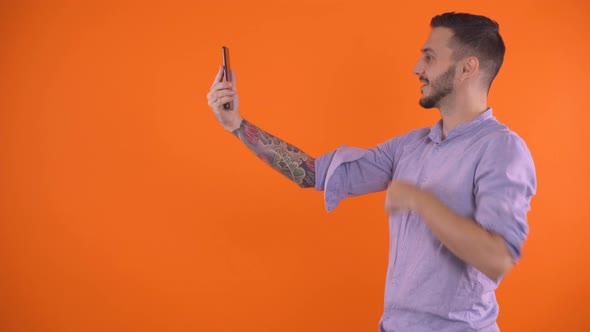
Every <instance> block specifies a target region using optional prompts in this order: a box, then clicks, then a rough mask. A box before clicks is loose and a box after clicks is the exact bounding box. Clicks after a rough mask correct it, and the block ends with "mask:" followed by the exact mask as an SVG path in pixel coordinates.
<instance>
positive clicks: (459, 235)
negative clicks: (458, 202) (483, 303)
mask: <svg viewBox="0 0 590 332" xmlns="http://www.w3.org/2000/svg"><path fill="white" fill-rule="evenodd" d="M415 204H416V212H418V213H419V214H420V215H421V217H422V219H423V220H424V222H425V223H426V224H427V225H428V227H429V228H430V230H431V231H432V233H434V235H435V236H436V237H437V238H438V239H439V240H440V241H441V242H442V243H443V244H444V245H445V247H447V248H448V249H449V250H450V251H451V252H452V253H454V254H455V255H456V256H457V257H459V258H461V259H462V260H463V261H465V262H467V263H469V264H471V265H473V266H474V267H476V268H477V269H478V270H480V271H481V272H482V273H483V274H485V275H486V276H488V277H489V278H490V279H492V280H498V279H500V278H501V277H502V276H504V275H505V274H506V273H507V272H508V271H509V270H510V268H511V267H512V265H513V263H514V262H513V259H512V255H511V254H510V251H509V250H508V247H507V246H506V243H505V241H504V238H503V237H502V236H501V235H499V234H496V233H493V232H490V231H488V230H486V229H485V228H483V227H482V226H481V225H479V224H478V223H477V222H476V221H475V220H472V219H468V218H465V217H462V216H460V215H458V214H456V213H455V212H453V211H452V210H451V209H449V208H448V207H447V206H445V205H444V204H443V203H442V202H441V201H440V200H438V199H437V198H436V197H435V196H434V195H432V194H431V193H429V192H423V194H422V195H419V196H418V197H417V202H416V203H415Z"/></svg>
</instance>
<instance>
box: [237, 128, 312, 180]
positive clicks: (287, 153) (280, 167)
mask: <svg viewBox="0 0 590 332" xmlns="http://www.w3.org/2000/svg"><path fill="white" fill-rule="evenodd" d="M232 133H233V134H234V135H236V137H238V139H239V140H240V141H242V142H243V143H244V144H246V146H247V147H248V148H249V149H250V150H251V151H252V152H254V153H255V154H256V155H257V156H258V158H260V159H261V160H262V161H263V162H264V163H266V164H268V165H270V166H271V167H272V168H274V169H276V170H277V171H279V172H280V173H281V174H283V175H284V176H286V177H287V178H289V179H290V180H292V181H293V182H295V183H296V184H297V185H298V186H300V187H302V188H309V187H314V186H315V164H314V163H315V158H312V157H311V156H309V155H307V154H306V153H305V152H303V151H301V150H299V149H298V148H296V147H295V146H293V145H291V144H289V143H287V142H285V141H283V140H281V139H279V138H277V137H275V136H273V135H271V134H269V133H267V132H265V131H264V130H262V129H260V128H258V127H256V126H254V125H253V124H251V123H249V122H248V121H246V120H245V119H244V120H242V122H241V124H240V127H239V128H238V129H236V130H234V131H233V132H232Z"/></svg>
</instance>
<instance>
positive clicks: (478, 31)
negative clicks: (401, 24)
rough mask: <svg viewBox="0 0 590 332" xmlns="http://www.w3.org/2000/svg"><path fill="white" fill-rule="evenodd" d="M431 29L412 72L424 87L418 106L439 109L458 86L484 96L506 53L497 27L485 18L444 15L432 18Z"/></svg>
mask: <svg viewBox="0 0 590 332" xmlns="http://www.w3.org/2000/svg"><path fill="white" fill-rule="evenodd" d="M430 26H431V27H432V32H431V33H430V35H429V37H428V40H427V41H426V43H425V45H424V47H423V48H422V57H421V58H420V60H419V61H418V63H417V64H416V67H415V68H414V72H415V73H416V75H418V76H419V77H420V80H421V81H422V82H423V83H425V84H424V85H423V86H422V89H421V90H422V93H423V97H422V99H420V105H422V106H423V107H425V108H432V107H439V106H440V102H441V100H443V99H444V98H445V97H446V96H448V95H451V94H452V93H453V92H454V91H455V89H456V88H457V86H458V85H457V84H464V83H466V82H469V84H472V85H473V84H477V86H478V87H480V88H481V89H485V93H487V92H488V91H489V88H490V86H491V84H492V81H493V80H494V78H495V77H496V75H497V74H498V71H499V70H500V67H501V66H502V62H503V60H504V53H505V51H506V48H505V46H504V42H503V40H502V37H501V36H500V33H499V27H498V24H497V23H496V22H494V21H492V20H491V19H489V18H487V17H484V16H478V15H471V14H464V13H445V14H442V15H438V16H435V17H433V18H432V20H431V22H430Z"/></svg>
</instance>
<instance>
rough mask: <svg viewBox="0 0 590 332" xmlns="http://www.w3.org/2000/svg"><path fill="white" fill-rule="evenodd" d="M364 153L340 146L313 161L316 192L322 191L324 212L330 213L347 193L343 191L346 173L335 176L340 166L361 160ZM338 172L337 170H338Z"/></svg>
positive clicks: (360, 150) (361, 150)
mask: <svg viewBox="0 0 590 332" xmlns="http://www.w3.org/2000/svg"><path fill="white" fill-rule="evenodd" d="M365 153H366V151H365V150H363V149H359V148H351V147H347V146H341V147H339V148H338V149H336V151H333V152H330V153H327V154H325V155H322V156H320V157H318V158H317V159H316V160H315V169H316V185H315V189H316V190H323V191H324V204H325V206H326V211H327V212H331V211H332V210H334V209H335V208H336V206H338V203H340V201H341V200H342V199H343V198H345V197H346V196H347V195H348V193H347V192H346V191H345V190H344V183H343V182H344V181H345V179H346V173H345V172H343V173H342V174H341V175H342V176H335V174H338V173H337V169H338V167H339V166H340V165H342V164H344V163H348V162H352V161H355V160H359V159H361V158H362V157H363V156H364V155H365ZM338 171H339V170H338Z"/></svg>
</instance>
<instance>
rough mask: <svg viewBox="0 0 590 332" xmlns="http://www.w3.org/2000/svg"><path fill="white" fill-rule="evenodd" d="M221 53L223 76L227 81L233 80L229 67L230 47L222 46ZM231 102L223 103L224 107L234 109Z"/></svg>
mask: <svg viewBox="0 0 590 332" xmlns="http://www.w3.org/2000/svg"><path fill="white" fill-rule="evenodd" d="M221 54H222V56H223V78H224V79H225V81H226V82H231V81H232V79H231V69H230V67H229V48H227V46H222V47H221ZM232 108H233V107H232V105H231V103H225V104H223V109H226V110H230V109H232Z"/></svg>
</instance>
